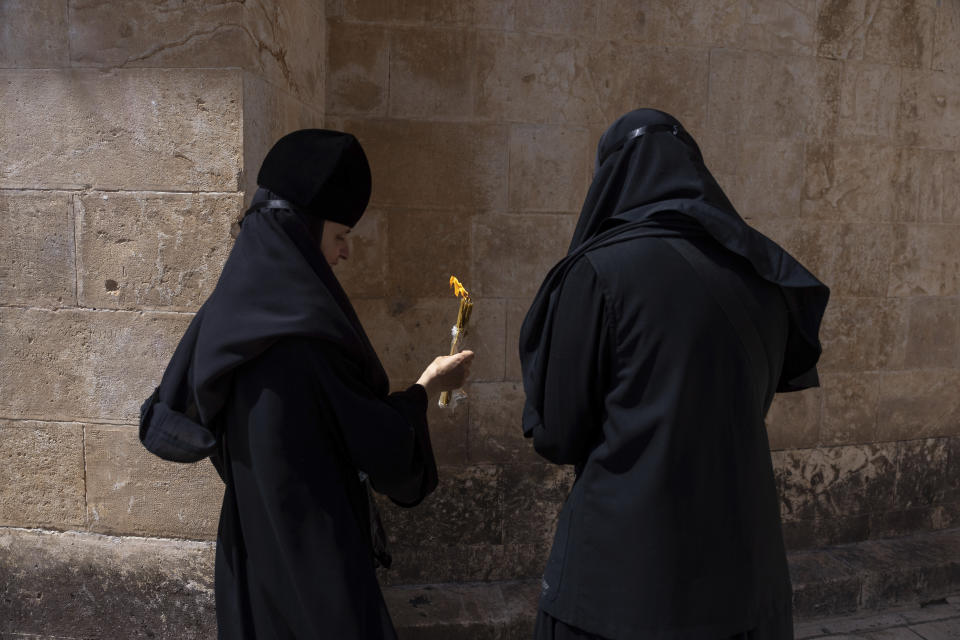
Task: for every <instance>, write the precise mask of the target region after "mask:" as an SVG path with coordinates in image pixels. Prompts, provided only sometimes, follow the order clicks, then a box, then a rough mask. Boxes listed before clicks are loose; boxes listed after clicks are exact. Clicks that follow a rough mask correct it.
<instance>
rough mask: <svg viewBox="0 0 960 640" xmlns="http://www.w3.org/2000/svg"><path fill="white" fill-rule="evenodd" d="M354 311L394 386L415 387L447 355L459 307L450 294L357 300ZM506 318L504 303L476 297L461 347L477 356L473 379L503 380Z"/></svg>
mask: <svg viewBox="0 0 960 640" xmlns="http://www.w3.org/2000/svg"><path fill="white" fill-rule="evenodd" d="M444 284H445V283H444ZM354 307H355V308H356V310H357V315H358V316H359V317H360V320H361V322H363V326H364V329H365V330H366V332H367V334H368V335H369V337H370V341H371V343H372V344H373V346H374V347H375V348H376V350H377V354H378V355H379V356H380V360H381V361H382V362H383V366H384V368H385V369H386V370H387V374H388V375H389V376H390V379H391V381H392V385H393V387H394V388H405V387H407V386H408V385H410V384H413V383H414V382H416V380H417V378H419V377H420V373H421V372H423V370H424V369H425V368H426V367H427V365H428V364H430V362H431V361H432V360H433V359H434V358H435V357H436V356H439V355H447V354H448V353H450V338H451V336H450V329H451V327H452V326H453V325H454V324H456V321H457V310H458V308H459V305H458V303H457V301H456V299H455V298H454V297H453V296H450V297H449V298H418V299H415V300H414V299H410V298H393V299H361V300H355V301H354ZM504 318H505V311H504V307H503V302H502V301H500V300H495V299H487V298H482V299H481V298H474V303H473V311H472V312H471V315H470V324H469V326H468V327H467V335H466V336H465V338H464V340H463V348H465V349H471V350H473V351H474V352H475V353H476V357H475V359H474V362H473V365H472V366H471V369H470V380H471V381H474V382H482V381H484V380H487V381H489V380H502V379H503V366H504V363H503V358H504V345H503V334H504V331H503V327H504V322H505V319H504ZM467 391H468V393H469V389H467ZM466 402H468V403H469V402H470V401H469V400H467V401H466Z"/></svg>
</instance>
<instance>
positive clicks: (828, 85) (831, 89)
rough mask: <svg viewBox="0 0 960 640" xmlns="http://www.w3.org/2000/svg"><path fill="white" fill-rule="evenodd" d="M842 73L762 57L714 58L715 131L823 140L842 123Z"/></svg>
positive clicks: (818, 64) (718, 53) (723, 53)
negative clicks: (838, 103) (839, 116)
mask: <svg viewBox="0 0 960 640" xmlns="http://www.w3.org/2000/svg"><path fill="white" fill-rule="evenodd" d="M839 71H840V69H839V67H838V66H835V65H833V64H831V63H829V62H828V61H818V60H816V59H813V58H807V57H796V56H774V55H770V54H767V53H760V52H756V53H754V52H750V53H746V52H741V51H733V50H726V49H724V50H714V51H712V52H711V54H710V87H711V91H710V100H709V122H708V126H709V127H710V128H715V129H721V130H723V131H727V132H730V133H737V134H750V135H754V136H759V137H773V138H797V137H803V136H807V135H816V134H822V133H825V132H826V131H829V130H831V129H832V127H834V126H835V122H836V101H837V100H838V98H839V75H840V74H839Z"/></svg>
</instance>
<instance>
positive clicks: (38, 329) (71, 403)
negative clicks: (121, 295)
mask: <svg viewBox="0 0 960 640" xmlns="http://www.w3.org/2000/svg"><path fill="white" fill-rule="evenodd" d="M189 322H190V316H189V315H187V314H171V313H132V312H123V311H82V310H69V311H68V310H61V311H39V310H28V309H12V308H0V343H2V344H3V346H4V348H3V351H2V352H0V358H2V366H0V415H3V416H5V417H19V418H39V419H47V420H78V421H84V420H96V421H101V420H116V421H123V422H125V423H128V424H132V423H136V421H137V419H138V417H139V415H140V403H141V402H143V400H144V398H146V397H147V396H148V395H150V392H151V391H153V387H154V386H155V385H156V384H157V383H158V382H159V380H160V376H161V375H162V373H163V369H164V367H166V365H167V361H168V360H169V358H170V355H171V354H172V353H173V350H174V348H175V347H176V345H177V342H179V340H180V337H181V336H182V335H183V332H184V331H185V330H186V328H187V325H188V324H189Z"/></svg>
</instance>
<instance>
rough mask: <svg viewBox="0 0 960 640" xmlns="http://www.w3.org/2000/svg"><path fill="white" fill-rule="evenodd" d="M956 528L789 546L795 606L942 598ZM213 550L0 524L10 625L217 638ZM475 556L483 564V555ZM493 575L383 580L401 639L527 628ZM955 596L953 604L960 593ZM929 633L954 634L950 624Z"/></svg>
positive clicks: (4, 605) (824, 611)
mask: <svg viewBox="0 0 960 640" xmlns="http://www.w3.org/2000/svg"><path fill="white" fill-rule="evenodd" d="M958 533H960V532H958V531H957V530H952V531H944V532H939V533H934V534H925V535H917V536H910V537H906V538H902V539H899V540H888V541H879V542H866V543H859V544H855V545H844V546H840V547H835V548H831V549H823V550H817V551H802V552H794V553H790V554H788V562H789V567H790V574H791V579H792V582H793V586H794V613H795V614H796V615H797V617H798V619H799V620H800V621H804V620H810V619H811V618H822V617H823V616H831V615H834V616H835V615H839V614H844V613H851V612H854V611H858V610H865V609H870V608H874V609H875V608H879V607H894V606H897V605H899V604H905V603H913V604H915V603H916V602H928V601H931V600H934V599H938V598H943V597H944V596H947V595H948V594H950V593H953V592H955V590H956V588H957V587H958V586H960V580H958V577H957V569H958V563H957V560H956V558H957V555H956V554H957V551H958V550H960V536H958ZM461 549H464V550H468V549H469V548H468V547H461ZM491 549H493V547H491ZM498 549H499V550H498V551H495V552H492V551H491V552H484V551H481V550H479V549H477V548H476V547H473V549H472V550H470V551H468V552H467V553H463V554H462V555H461V556H460V557H459V558H457V559H458V560H459V561H461V565H460V566H461V567H462V566H465V565H466V564H468V563H469V562H470V554H471V553H472V554H473V557H474V558H476V559H483V560H487V561H493V562H490V563H489V564H488V566H493V565H494V564H496V565H497V566H500V567H503V566H504V565H506V564H507V563H509V562H510V561H511V560H514V561H516V560H519V559H520V558H522V557H523V555H524V553H529V550H528V551H527V552H522V553H521V552H519V550H518V549H517V548H516V547H510V546H507V547H504V546H500V547H498ZM213 558H214V548H213V545H212V544H210V543H198V542H186V541H174V540H144V539H131V538H126V539H123V538H112V537H107V536H100V535H90V534H77V533H59V534H54V533H42V532H35V531H24V530H12V529H5V530H0V589H2V591H3V594H2V595H3V598H2V599H0V615H2V619H3V620H4V622H5V625H4V627H3V629H4V633H6V631H7V630H10V631H11V632H12V635H11V634H8V635H11V637H20V636H21V635H23V636H26V635H32V634H40V635H41V636H43V637H61V638H62V637H71V638H73V637H102V635H103V633H104V630H106V629H109V630H111V633H112V635H111V636H110V637H112V638H117V640H123V639H126V638H142V637H171V638H172V637H176V638H208V637H213V635H215V621H214V620H215V619H214V611H213V579H212V578H213ZM404 558H405V556H401V560H402V559H404ZM474 565H476V566H478V567H479V566H481V565H480V564H479V563H478V562H477V561H476V560H474ZM517 566H519V565H514V571H515V572H516V569H517ZM540 569H542V567H541V568H540ZM392 573H394V570H393V569H391V570H390V571H389V572H386V573H384V574H381V580H382V582H385V583H387V584H390V579H387V576H389V575H390V574H392ZM536 573H539V569H538V570H537V571H536ZM527 577H528V578H538V577H539V576H538V575H530V576H527ZM495 580H501V581H497V582H486V583H484V584H466V585H465V584H425V583H424V581H420V582H410V583H407V584H419V585H420V586H387V587H386V588H385V589H384V598H385V600H386V602H387V605H388V607H389V609H390V612H391V616H392V618H393V620H394V622H395V624H396V626H397V629H398V631H399V632H400V634H401V637H404V638H408V637H409V638H430V639H433V640H439V639H440V638H443V639H447V638H461V637H462V638H491V639H493V638H496V639H498V640H504V639H511V640H512V639H514V638H516V639H520V638H526V637H529V633H530V629H531V624H532V622H531V619H532V616H533V615H534V613H535V610H536V600H537V596H538V594H539V584H540V581H539V580H538V579H519V580H518V579H513V580H508V581H502V579H497V578H495ZM947 602H948V604H950V603H953V605H955V604H956V602H955V598H952V597H947ZM902 615H903V616H904V617H905V618H906V619H908V620H910V621H911V622H912V623H914V624H923V625H935V624H936V621H937V620H938V616H937V615H936V614H935V612H933V611H930V610H928V609H924V610H923V611H920V612H909V613H908V612H904V613H903V614H902ZM816 624H818V625H821V633H845V632H846V631H847V630H849V628H845V627H843V626H842V624H843V622H842V621H829V620H827V621H824V620H818V621H817V623H816ZM797 628H798V630H799V635H798V637H809V636H805V635H804V632H803V629H805V628H809V625H802V624H801V625H799V626H798V627H797ZM860 628H863V627H860ZM923 628H924V629H927V627H926V626H924V627H923ZM930 631H936V632H939V628H937V629H934V628H933V627H930ZM930 637H937V638H939V637H944V638H949V637H953V636H952V635H950V633H949V632H948V633H947V635H943V636H934V635H931V636H930Z"/></svg>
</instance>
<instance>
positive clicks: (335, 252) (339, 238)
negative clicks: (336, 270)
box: [320, 220, 350, 266]
mask: <svg viewBox="0 0 960 640" xmlns="http://www.w3.org/2000/svg"><path fill="white" fill-rule="evenodd" d="M349 233H350V227H348V226H347V225H345V224H340V223H339V222H333V221H331V220H324V221H323V235H321V236H320V253H322V254H323V257H324V258H326V260H327V262H328V263H329V264H330V266H333V265H335V264H337V262H339V261H340V259H341V258H342V259H343V260H346V259H347V258H349V257H350V245H349V243H348V242H347V235H348V234H349Z"/></svg>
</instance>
